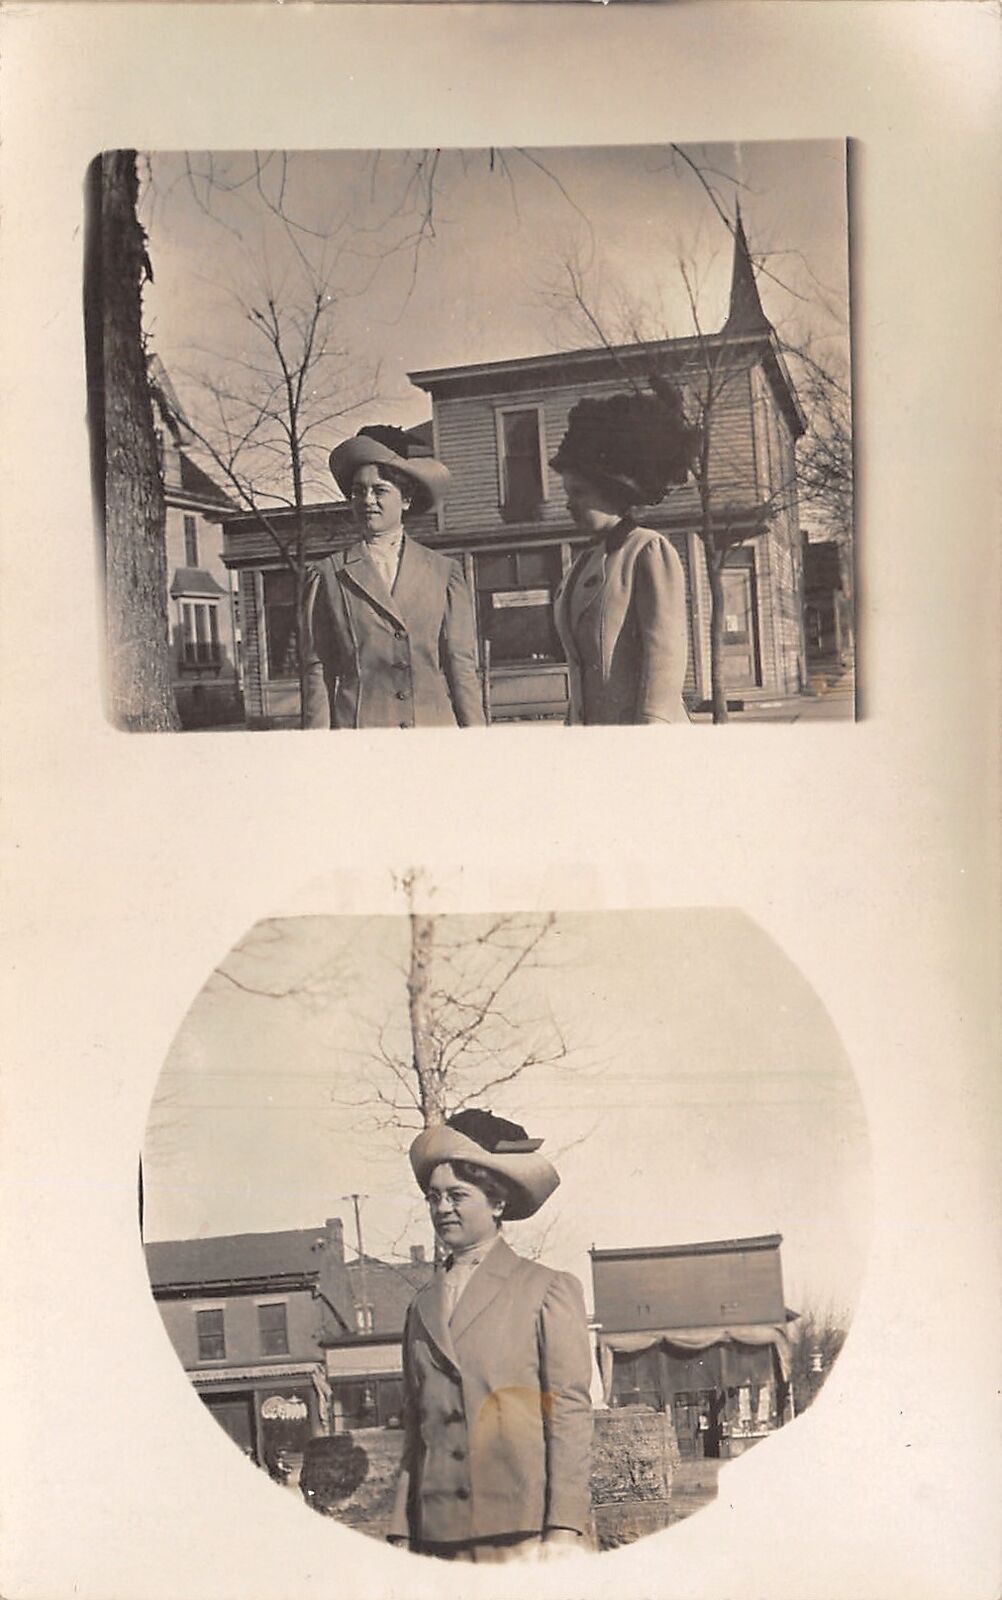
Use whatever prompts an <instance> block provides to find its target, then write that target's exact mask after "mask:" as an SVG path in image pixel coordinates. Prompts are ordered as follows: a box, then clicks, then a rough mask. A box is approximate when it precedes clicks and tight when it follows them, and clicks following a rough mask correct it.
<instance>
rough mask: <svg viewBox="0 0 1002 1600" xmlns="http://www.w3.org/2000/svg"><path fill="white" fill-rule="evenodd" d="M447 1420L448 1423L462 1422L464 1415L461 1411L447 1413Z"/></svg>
mask: <svg viewBox="0 0 1002 1600" xmlns="http://www.w3.org/2000/svg"><path fill="white" fill-rule="evenodd" d="M445 1420H446V1422H462V1420H463V1413H462V1412H461V1411H447V1412H446V1413H445Z"/></svg>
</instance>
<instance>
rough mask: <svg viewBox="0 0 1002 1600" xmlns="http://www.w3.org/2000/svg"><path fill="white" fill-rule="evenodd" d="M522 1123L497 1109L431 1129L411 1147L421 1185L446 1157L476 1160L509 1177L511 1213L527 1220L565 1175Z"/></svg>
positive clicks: (463, 1116)
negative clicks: (500, 1113) (502, 1114)
mask: <svg viewBox="0 0 1002 1600" xmlns="http://www.w3.org/2000/svg"><path fill="white" fill-rule="evenodd" d="M542 1142H543V1141H542V1139H530V1138H529V1135H528V1134H527V1133H526V1131H525V1129H524V1128H523V1127H521V1126H520V1125H519V1124H518V1123H517V1122H508V1121H507V1120H506V1119H505V1118H504V1117H496V1116H494V1114H493V1112H491V1111H474V1110H470V1111H458V1112H457V1113H456V1115H455V1116H454V1117H450V1118H449V1119H448V1121H447V1122H442V1123H439V1124H438V1126H437V1127H434V1128H425V1130H424V1132H423V1133H419V1134H418V1136H417V1138H416V1139H415V1140H414V1143H413V1144H412V1145H411V1148H410V1158H411V1166H412V1167H413V1169H414V1176H415V1178H416V1179H417V1181H418V1183H419V1184H420V1186H421V1188H422V1189H424V1188H426V1187H427V1184H428V1179H429V1178H430V1177H431V1175H432V1173H433V1171H434V1170H435V1168H436V1167H437V1166H439V1165H440V1164H441V1163H442V1162H443V1161H474V1162H476V1164H477V1165H478V1166H480V1167H485V1168H486V1169H487V1171H488V1172H494V1173H496V1174H497V1176H498V1177H499V1178H502V1179H503V1180H504V1184H505V1187H506V1189H507V1190H508V1192H509V1194H510V1196H511V1198H510V1199H509V1201H508V1203H507V1205H506V1206H505V1213H504V1214H505V1217H506V1218H508V1219H510V1220H511V1221H512V1222H521V1221H522V1220H523V1219H524V1218H525V1217H531V1216H533V1215H534V1214H535V1213H536V1212H537V1211H538V1210H539V1208H540V1206H541V1205H542V1204H543V1202H544V1201H545V1200H548V1199H549V1197H550V1195H551V1194H552V1193H553V1191H554V1189H555V1188H556V1187H557V1184H558V1183H559V1182H560V1177H559V1175H558V1173H557V1171H556V1169H555V1168H554V1167H552V1166H551V1165H550V1163H549V1162H548V1161H547V1159H546V1157H545V1156H541V1155H540V1154H539V1153H538V1152H539V1147H540V1145H541V1144H542Z"/></svg>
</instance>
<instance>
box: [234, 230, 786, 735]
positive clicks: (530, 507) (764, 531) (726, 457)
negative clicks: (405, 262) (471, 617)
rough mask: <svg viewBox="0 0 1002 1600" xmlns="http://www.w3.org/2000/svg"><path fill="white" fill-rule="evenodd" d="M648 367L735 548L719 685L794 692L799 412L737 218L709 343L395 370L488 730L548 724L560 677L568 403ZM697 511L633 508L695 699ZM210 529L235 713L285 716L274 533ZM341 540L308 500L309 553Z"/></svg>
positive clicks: (680, 495) (703, 605) (706, 676)
mask: <svg viewBox="0 0 1002 1600" xmlns="http://www.w3.org/2000/svg"><path fill="white" fill-rule="evenodd" d="M654 372H657V373H660V374H664V375H667V376H669V377H671V378H672V380H673V381H674V382H676V383H677V384H679V385H680V386H681V387H682V389H683V390H684V391H686V392H687V395H688V399H689V402H690V410H691V411H692V412H694V413H702V415H703V418H704V421H705V427H706V431H707V434H708V437H709V471H708V473H707V490H708V501H707V507H708V510H709V513H710V515H711V516H712V518H713V519H714V526H715V527H716V528H717V529H718V530H719V533H720V534H721V535H726V537H727V539H728V540H729V541H733V542H734V548H733V549H732V551H731V554H730V556H729V558H728V562H727V565H726V567H725V569H724V573H723V587H724V634H723V667H724V674H725V679H726V685H727V689H728V692H729V693H730V694H731V695H734V696H740V697H741V698H743V699H744V700H746V701H747V700H756V699H758V700H770V699H777V698H784V697H786V696H789V695H793V694H796V693H797V692H798V691H800V690H802V689H803V688H804V687H805V685H806V666H805V659H804V623H803V572H802V549H801V538H800V534H799V529H798V519H797V496H796V470H795V445H796V440H797V439H798V437H800V435H801V434H802V433H803V431H804V418H803V414H802V412H801V409H800V406H799V403H798V400H797V396H796V393H795V391H794V388H793V384H792V382H791V379H790V376H789V373H788V371H787V368H786V365H785V363H784V360H783V357H782V353H781V351H780V347H779V343H778V340H777V338H776V334H775V332H774V330H773V329H772V327H771V325H770V324H769V322H768V320H767V318H766V316H765V313H764V311H763V309H762V305H761V301H760V298H759V294H758V289H757V286H756V283H755V277H754V273H753V270H752V266H751V261H750V258H749V255H748V248H747V244H746V242H745V238H744V233H743V230H742V229H741V227H740V224H739V226H738V229H737V237H736V241H735V255H734V265H733V275H732V286H731V298H730V307H729V312H728V316H727V320H726V322H725V324H724V326H723V328H722V329H721V330H720V331H719V333H716V334H709V335H693V336H691V337H688V338H679V339H666V340H659V341H653V342H649V343H635V344H629V345H621V346H617V347H615V348H599V349H583V350H570V351H563V352H560V353H557V354H552V355H540V356H530V357H523V358H520V359H517V360H511V361H491V362H484V363H480V364H477V365H474V366H464V367H443V368H435V369H428V370H425V371H420V372H413V373H411V374H410V377H411V381H412V382H413V383H414V384H415V385H416V386H417V387H418V388H419V389H422V390H424V392H425V393H426V394H427V395H428V397H429V399H430V401H431V408H432V418H431V447H432V452H433V454H434V455H436V456H437V457H438V458H439V459H440V460H441V461H443V462H444V463H445V464H446V466H447V467H448V468H449V470H450V472H451V474H452V482H451V485H450V491H449V495H448V499H447V502H446V504H445V506H444V507H443V508H442V510H441V511H440V512H439V514H438V516H437V519H432V518H429V517H426V518H423V519H419V520H418V521H416V522H415V523H414V525H413V527H412V529H411V531H412V532H413V534H414V535H415V537H417V538H420V539H421V540H422V541H424V542H427V543H428V544H429V545H433V546H435V547H436V548H438V549H441V550H443V551H446V552H448V553H450V554H452V555H454V556H456V557H458V558H459V559H460V560H461V561H462V562H463V565H464V568H465V571H466V574H467V578H468V581H469V584H470V589H471V591H472V594H473V597H474V603H475V608H476V621H477V636H478V646H479V652H480V667H481V671H482V673H483V674H484V675H485V677H486V678H487V682H488V693H489V701H490V706H491V712H492V717H493V718H494V720H503V719H509V718H549V717H558V718H559V717H562V716H563V715H564V712H565V710H566V706H567V692H568V683H567V669H566V665H565V662H564V658H563V653H562V650H561V646H560V641H559V639H558V637H557V633H556V629H555V627H554V623H553V605H552V602H553V594H554V590H555V589H556V587H557V584H558V583H559V582H560V579H561V576H562V575H563V574H564V573H565V572H566V571H567V570H568V568H569V566H570V564H571V562H572V560H573V558H574V556H575V554H576V553H577V551H578V550H579V549H581V547H582V543H583V541H582V536H581V533H580V531H579V530H578V529H577V528H576V527H575V526H574V524H573V523H572V521H571V519H570V517H569V515H568V511H567V506H566V503H565V500H564V496H563V492H562V485H561V481H560V478H559V475H558V474H556V473H555V472H554V471H553V469H552V468H551V467H550V466H549V461H550V459H551V457H552V456H553V455H554V453H555V452H556V449H557V446H558V445H559V443H560V440H561V438H562V436H563V433H564V430H565V428H566V425H567V417H568V413H569V412H570V410H571V407H572V406H573V405H574V404H575V403H576V402H577V401H578V400H580V399H581V398H582V397H583V396H586V395H587V396H603V395H611V394H615V393H616V392H617V391H620V392H621V391H622V390H624V389H625V388H628V387H630V386H631V385H640V386H641V387H647V385H648V383H649V380H650V376H651V374H652V373H654ZM703 513H704V507H703V505H702V504H701V499H700V495H699V493H698V492H697V486H696V485H695V484H694V483H692V482H690V483H689V484H687V485H685V486H682V487H679V488H677V489H674V490H672V491H670V493H669V495H668V497H667V498H666V499H665V500H664V501H663V502H662V504H661V505H659V506H656V507H652V508H650V509H649V510H645V512H644V521H645V523H647V524H649V525H650V526H653V527H656V528H659V529H662V530H663V531H664V532H665V533H667V534H668V536H669V537H670V539H671V540H672V543H673V544H674V546H675V548H676V550H677V551H678V553H679V556H680V558H681V560H682V565H683V568H684V569H685V573H686V579H687V585H688V602H689V604H688V611H689V647H690V648H689V671H688V678H687V681H686V690H685V692H686V697H687V700H688V701H689V703H690V704H693V705H697V704H700V703H702V702H704V701H705V700H706V699H707V698H708V696H709V693H710V590H709V582H708V578H707V573H706V565H705V559H704V554H703V545H702V544H701V541H700V532H701V529H702V528H703ZM225 529H226V538H225V548H224V558H225V560H226V562H227V564H228V565H230V566H231V567H233V568H234V569H235V570H236V571H238V572H239V573H240V586H241V590H240V592H241V612H242V616H243V618H244V641H245V649H246V658H247V673H246V691H247V698H248V711H249V714H250V717H251V719H252V720H259V721H263V722H266V723H267V722H269V721H272V722H274V721H276V720H281V719H282V718H283V717H284V718H292V717H293V716H294V715H295V709H296V704H297V699H296V696H297V691H296V684H295V674H294V670H293V668H294V655H293V653H292V652H291V650H290V633H289V629H290V626H291V614H292V606H291V594H292V579H291V574H288V573H283V572H282V571H281V567H280V562H279V561H278V559H277V556H276V551H275V548H274V540H269V538H268V537H267V535H266V534H265V533H264V532H263V530H262V529H261V527H260V525H259V524H256V523H255V521H254V519H253V518H249V517H231V518H228V519H227V520H226V524H225ZM353 537H355V535H354V532H353V529H352V524H351V522H350V519H349V517H348V513H347V508H346V507H344V506H343V505H338V504H336V503H331V504H328V505H324V506H314V507H311V508H310V547H311V550H312V551H313V552H314V553H316V554H320V553H322V552H325V551H328V550H331V549H335V548H337V547H338V546H339V545H342V544H344V543H346V542H349V541H350V540H351V539H352V538H353Z"/></svg>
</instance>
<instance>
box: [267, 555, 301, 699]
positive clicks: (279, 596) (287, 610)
mask: <svg viewBox="0 0 1002 1600" xmlns="http://www.w3.org/2000/svg"><path fill="white" fill-rule="evenodd" d="M264 632H265V641H266V644H267V650H268V677H269V678H272V679H275V678H295V677H296V676H297V674H298V671H299V667H298V665H297V661H296V579H295V574H294V573H292V572H266V573H265V575H264Z"/></svg>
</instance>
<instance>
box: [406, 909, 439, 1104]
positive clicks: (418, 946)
mask: <svg viewBox="0 0 1002 1600" xmlns="http://www.w3.org/2000/svg"><path fill="white" fill-rule="evenodd" d="M410 924H411V959H410V970H409V972H408V974H407V1001H408V1008H409V1012H410V1024H411V1046H412V1049H413V1052H414V1071H415V1074H416V1075H417V1080H418V1091H419V1094H420V1098H421V1115H422V1118H423V1121H424V1125H425V1127H426V1128H433V1127H435V1126H436V1125H437V1124H438V1123H440V1122H444V1121H445V1112H446V1107H445V1097H444V1086H443V1084H442V1083H441V1082H440V1078H439V1073H438V1071H437V1067H436V1063H435V1052H434V1043H433V1040H432V1036H431V999H430V995H429V989H430V985H431V963H432V955H433V952H434V947H435V919H434V917H428V916H421V915H420V914H419V913H417V912H415V911H412V912H411V914H410Z"/></svg>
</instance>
